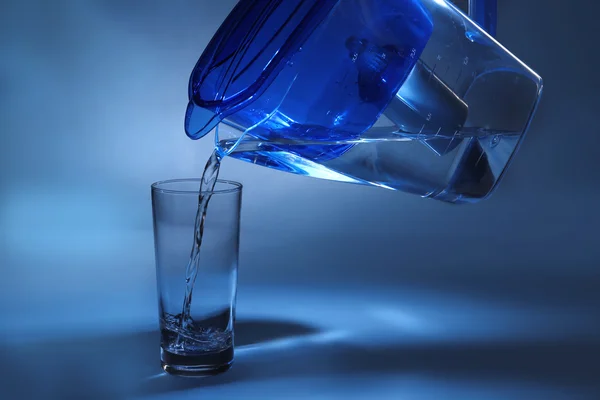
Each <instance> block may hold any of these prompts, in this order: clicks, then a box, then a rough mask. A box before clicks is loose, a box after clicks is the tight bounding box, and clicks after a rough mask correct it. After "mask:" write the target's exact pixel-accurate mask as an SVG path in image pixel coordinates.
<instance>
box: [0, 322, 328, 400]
mask: <svg viewBox="0 0 600 400" xmlns="http://www.w3.org/2000/svg"><path fill="white" fill-rule="evenodd" d="M315 332H317V330H316V329H315V328H314V327H311V326H308V325H304V324H299V323H296V322H288V321H275V320H258V319H257V320H239V321H238V322H237V323H236V346H240V347H243V346H250V345H258V344H260V343H264V342H270V341H273V340H276V339H284V338H289V337H301V336H304V335H308V334H312V333H315ZM159 341H160V339H159V332H158V331H151V332H134V333H129V334H123V335H107V336H103V337H96V338H84V339H81V338H75V339H71V340H67V339H61V340H52V341H46V342H38V343H34V344H22V345H13V346H4V345H2V346H0V359H1V360H2V363H0V388H2V393H3V395H4V394H9V395H10V396H9V398H44V399H71V398H73V399H75V398H81V399H83V398H85V399H90V398H92V399H108V398H110V399H115V398H122V397H126V395H130V394H132V393H137V392H139V391H140V385H141V386H142V387H144V386H146V382H147V381H148V378H149V377H152V376H160V375H161V372H162V369H161V367H160V358H159V357H160V356H159ZM166 378H171V377H166ZM171 382H172V383H173V382H174V381H171ZM188 382H195V384H197V383H198V382H199V381H198V380H191V381H190V380H188ZM182 388H184V387H182ZM165 389H167V390H178V389H179V388H178V387H177V385H175V386H169V387H168V388H165Z"/></svg>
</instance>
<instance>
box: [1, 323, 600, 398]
mask: <svg viewBox="0 0 600 400" xmlns="http://www.w3.org/2000/svg"><path fill="white" fill-rule="evenodd" d="M236 329H237V334H236V340H237V342H238V348H237V349H236V360H235V363H234V366H233V368H232V369H231V370H230V371H228V372H226V373H224V374H221V375H218V376H213V377H207V378H197V379H195V378H179V377H174V376H169V375H166V374H165V373H163V372H162V370H161V369H160V366H159V357H158V332H141V333H132V334H128V335H120V336H106V337H102V338H90V339H76V340H62V341H52V342H44V343H40V344H34V345H19V346H10V347H7V346H4V347H1V348H0V359H2V361H3V362H2V363H1V364H0V381H1V383H2V384H1V385H0V386H1V387H2V392H3V394H8V395H9V396H8V397H7V398H44V399H70V398H86V399H90V398H91V399H106V398H110V399H120V398H128V397H130V396H131V395H133V394H137V395H148V394H160V393H169V392H177V391H182V390H187V389H199V388H202V387H210V386H218V385H225V384H230V383H240V382H260V381H267V380H271V379H281V378H302V377H327V376H337V377H343V376H347V377H348V379H349V380H351V379H353V378H352V376H357V375H363V376H369V375H370V374H373V375H375V376H384V375H386V374H387V375H389V374H396V375H397V376H398V377H399V378H401V377H402V376H403V375H406V376H408V375H414V374H418V375H421V376H426V377H429V378H441V379H443V380H445V381H447V380H459V381H466V382H471V383H473V384H474V385H475V384H485V383H486V382H494V381H496V382H500V383H501V384H502V385H503V386H506V387H511V385H513V384H514V385H515V386H518V385H520V384H524V383H525V384H538V385H542V386H545V387H547V388H549V389H554V388H565V389H567V390H573V391H576V392H578V393H579V392H580V391H582V392H581V393H586V395H587V393H591V392H594V393H596V394H600V381H599V380H598V371H600V340H587V341H581V340H579V341H577V340H572V341H571V340H563V341H556V342H536V341H519V340H515V341H490V342H474V343H401V342H399V343H396V344H388V345H385V346H381V345H377V342H376V341H374V340H373V339H369V338H363V339H364V340H363V343H358V342H357V341H354V339H359V338H352V337H349V339H353V342H352V343H350V342H349V341H344V340H343V338H340V337H338V338H337V339H336V338H335V337H330V338H329V339H327V335H326V332H320V331H319V330H317V329H316V328H314V327H311V326H307V325H303V324H299V323H293V322H282V321H270V320H246V321H243V320H242V321H239V322H238V324H237V326H236ZM280 339H283V340H280ZM399 339H400V340H401V338H399ZM399 390H400V388H399ZM586 398H588V397H586ZM589 398H600V397H593V396H592V397H589Z"/></svg>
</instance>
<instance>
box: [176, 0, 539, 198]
mask: <svg viewBox="0 0 600 400" xmlns="http://www.w3.org/2000/svg"><path fill="white" fill-rule="evenodd" d="M459 3H460V2H459V1H458V0H457V4H453V3H450V2H449V1H446V0H241V1H239V2H238V3H237V5H236V6H235V8H234V9H233V10H232V11H231V13H230V14H229V16H228V17H227V19H226V20H225V21H224V22H223V24H222V25H221V27H220V28H219V30H218V31H217V33H216V34H215V35H214V37H213V38H212V40H211V41H210V43H209V45H208V46H207V47H206V49H205V50H204V52H203V54H202V55H201V57H200V59H199V60H198V62H197V64H196V66H195V68H194V70H193V71H192V74H191V77H190V84H189V104H188V107H187V111H186V118H185V129H186V133H187V135H188V136H189V137H190V138H192V139H199V138H201V137H203V136H205V135H206V134H207V133H209V132H211V131H212V130H213V129H214V128H216V133H215V146H216V148H217V149H218V151H219V152H220V154H221V155H222V156H229V157H233V158H236V159H240V160H244V161H247V162H251V163H254V164H258V165H263V166H267V167H270V168H275V169H279V170H283V171H288V172H292V173H296V174H303V175H308V176H313V177H318V178H323V179H330V180H336V181H342V182H351V183H358V184H366V185H373V186H377V187H382V188H387V189H392V190H401V191H404V192H409V193H413V194H417V195H420V196H423V197H428V198H434V199H438V200H443V201H447V202H452V203H463V202H476V201H479V200H481V199H483V198H485V197H487V196H488V195H489V194H490V193H492V192H493V190H494V189H495V188H496V186H497V184H498V182H499V180H500V178H501V177H502V175H503V173H504V171H505V170H506V168H507V166H508V165H509V162H510V160H511V158H512V157H513V155H514V154H515V152H516V151H517V149H518V147H519V144H520V143H521V140H522V138H523V136H524V134H525V132H526V130H527V128H528V126H529V123H530V121H531V118H532V116H533V114H534V112H535V109H536V106H537V104H538V102H539V98H540V95H541V91H542V79H541V78H540V77H539V76H538V75H537V74H536V73H535V72H534V71H533V70H532V69H531V68H529V67H528V66H527V65H525V64H524V63H523V62H522V61H520V60H519V59H517V58H516V57H515V56H514V55H513V54H511V53H510V52H509V51H508V50H507V49H506V48H504V47H503V46H502V45H501V44H500V43H498V42H497V41H496V40H495V39H494V37H493V34H494V33H495V15H494V14H495V0H479V1H471V2H466V1H463V3H464V4H462V6H463V7H465V8H467V9H465V10H464V11H467V12H470V13H471V14H472V15H473V16H474V18H475V19H476V21H477V22H476V21H474V20H472V19H470V18H469V17H468V16H467V15H466V14H465V13H464V12H463V11H462V10H461V8H460V6H461V4H459ZM486 29H487V30H488V31H486Z"/></svg>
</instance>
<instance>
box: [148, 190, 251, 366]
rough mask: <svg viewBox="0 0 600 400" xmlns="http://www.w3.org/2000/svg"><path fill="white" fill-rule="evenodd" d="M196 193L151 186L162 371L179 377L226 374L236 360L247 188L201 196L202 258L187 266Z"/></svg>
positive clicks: (192, 237) (194, 214)
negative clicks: (203, 204)
mask: <svg viewBox="0 0 600 400" xmlns="http://www.w3.org/2000/svg"><path fill="white" fill-rule="evenodd" d="M199 189H200V179H175V180H167V181H161V182H156V183H154V184H152V186H151V191H152V212H153V221H154V248H155V258H156V279H157V286H158V308H159V319H160V331H161V335H160V336H161V339H160V355H161V364H162V367H163V369H164V370H165V371H166V372H168V373H171V374H176V375H187V376H199V375H200V376H201V375H211V374H215V373H219V372H223V371H226V370H228V369H229V368H230V366H231V364H232V362H233V358H234V350H233V349H234V322H235V303H236V294H237V269H238V254H239V232H240V209H241V198H242V185H241V184H240V183H237V182H233V181H226V180H217V182H216V185H215V187H214V189H213V190H212V191H210V192H203V193H202V195H203V196H210V200H209V202H208V207H207V209H206V214H205V218H204V230H203V231H202V242H201V246H200V253H199V257H198V258H197V262H190V253H191V250H192V247H193V245H194V240H196V238H195V233H196V231H195V221H196V213H197V212H198V200H199V194H200V193H199ZM188 264H190V265H188ZM185 299H189V300H190V302H188V303H189V311H188V312H185V311H184V310H186V307H185V306H184V302H185Z"/></svg>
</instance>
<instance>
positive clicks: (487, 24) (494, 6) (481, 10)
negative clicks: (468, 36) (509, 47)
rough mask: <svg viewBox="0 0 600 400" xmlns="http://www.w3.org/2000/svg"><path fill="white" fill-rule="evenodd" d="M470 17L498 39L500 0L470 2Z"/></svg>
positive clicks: (470, 0) (471, 0)
mask: <svg viewBox="0 0 600 400" xmlns="http://www.w3.org/2000/svg"><path fill="white" fill-rule="evenodd" d="M469 17H471V19H472V20H473V21H475V22H476V23H477V24H478V25H479V26H480V27H482V28H483V29H484V30H485V31H486V32H487V33H489V34H490V35H491V36H492V37H496V24H497V19H498V0H469Z"/></svg>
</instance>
